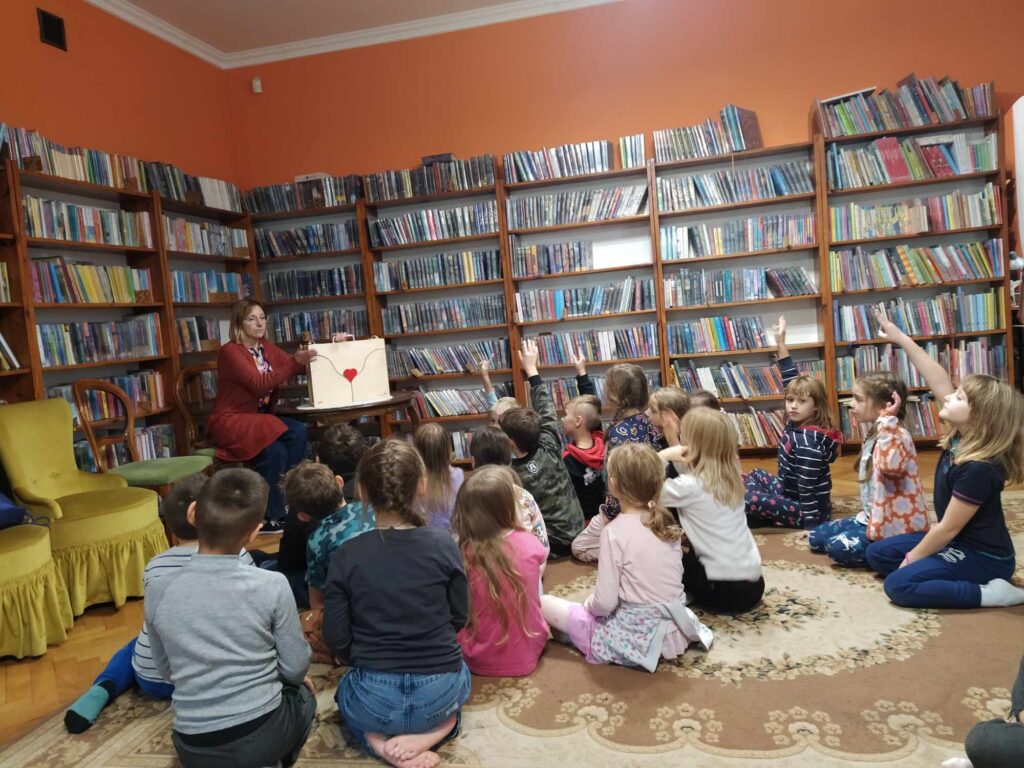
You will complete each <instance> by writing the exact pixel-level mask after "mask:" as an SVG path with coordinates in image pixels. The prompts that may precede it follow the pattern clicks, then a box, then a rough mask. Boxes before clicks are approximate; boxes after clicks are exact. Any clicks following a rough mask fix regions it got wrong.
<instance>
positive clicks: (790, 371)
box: [776, 355, 800, 389]
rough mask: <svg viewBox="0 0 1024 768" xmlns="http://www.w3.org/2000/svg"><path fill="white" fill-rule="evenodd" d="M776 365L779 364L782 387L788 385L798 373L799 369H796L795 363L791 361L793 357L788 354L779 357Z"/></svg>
mask: <svg viewBox="0 0 1024 768" xmlns="http://www.w3.org/2000/svg"><path fill="white" fill-rule="evenodd" d="M776 365H778V366H779V373H780V374H781V375H782V387H783V389H785V388H786V387H787V386H788V385H789V382H791V381H792V380H793V379H795V378H796V377H797V376H799V375H800V371H798V370H797V368H796V363H794V362H793V358H792V357H791V356H790V355H786V357H780V358H779V359H778V361H777V362H776Z"/></svg>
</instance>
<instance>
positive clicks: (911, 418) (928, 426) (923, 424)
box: [839, 394, 942, 440]
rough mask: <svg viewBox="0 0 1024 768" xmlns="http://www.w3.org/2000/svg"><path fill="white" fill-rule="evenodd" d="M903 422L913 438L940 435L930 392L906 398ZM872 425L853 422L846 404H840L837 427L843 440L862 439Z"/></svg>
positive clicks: (935, 404)
mask: <svg viewBox="0 0 1024 768" xmlns="http://www.w3.org/2000/svg"><path fill="white" fill-rule="evenodd" d="M903 423H904V424H905V425H906V427H907V429H908V430H909V432H910V434H911V435H912V436H913V437H915V438H937V437H940V436H941V435H942V429H941V424H940V421H939V404H938V403H936V402H935V398H934V397H932V396H931V395H930V394H925V395H921V396H920V397H918V396H917V395H911V396H910V397H908V398H907V415H906V418H905V419H904V420H903ZM872 426H873V424H871V423H870V422H860V423H857V424H853V423H852V421H851V419H850V409H849V407H848V405H847V404H846V403H841V404H840V406H839V428H840V429H841V430H842V433H843V439H844V440H864V439H865V438H866V437H867V436H868V433H869V432H870V431H871V428H872Z"/></svg>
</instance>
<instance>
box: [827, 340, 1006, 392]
mask: <svg viewBox="0 0 1024 768" xmlns="http://www.w3.org/2000/svg"><path fill="white" fill-rule="evenodd" d="M921 346H922V347H923V348H924V350H925V352H927V353H928V355H930V356H931V357H932V358H933V359H934V360H936V361H937V362H938V363H939V365H941V366H942V367H943V368H944V369H945V370H947V371H949V374H950V376H951V377H952V378H953V382H954V383H956V384H959V383H960V382H961V381H963V379H964V377H965V376H968V375H970V374H972V373H985V374H988V375H989V376H995V377H996V378H997V379H1003V380H1005V379H1006V374H1007V369H1006V344H1005V343H1004V342H1003V341H1001V340H999V339H998V337H990V336H979V337H978V338H976V339H956V340H955V341H954V342H953V343H952V344H950V343H948V342H942V343H940V342H934V341H929V342H924V343H922V344H921ZM876 371H891V372H892V373H894V374H896V375H897V376H899V377H900V378H901V379H903V381H904V383H906V385H907V386H908V387H924V386H927V383H926V382H925V380H924V378H923V377H922V376H921V374H919V373H918V372H917V369H916V368H914V366H912V365H911V364H910V361H909V359H908V358H907V353H906V352H904V351H903V350H902V349H900V348H899V347H894V346H893V345H892V344H877V345H876V344H872V345H870V346H864V347H857V348H855V349H854V350H853V353H852V354H850V355H840V356H837V357H836V385H837V387H838V388H839V389H840V390H845V391H849V390H851V389H853V383H854V381H855V380H856V378H857V377H858V376H862V375H864V374H866V373H874V372H876Z"/></svg>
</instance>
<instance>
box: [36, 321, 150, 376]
mask: <svg viewBox="0 0 1024 768" xmlns="http://www.w3.org/2000/svg"><path fill="white" fill-rule="evenodd" d="M36 340H37V342H38V345H39V357H40V360H41V362H42V366H43V368H52V367H55V366H64V365H78V364H81V363H97V362H101V361H110V362H116V361H118V360H126V359H133V358H139V357H157V356H160V355H163V354H164V346H163V342H162V340H161V338H160V320H159V316H158V315H157V314H156V313H148V314H144V315H135V316H134V317H130V318H125V319H123V320H113V321H104V322H77V323H37V324H36Z"/></svg>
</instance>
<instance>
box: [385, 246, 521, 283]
mask: <svg viewBox="0 0 1024 768" xmlns="http://www.w3.org/2000/svg"><path fill="white" fill-rule="evenodd" d="M500 279H501V251H499V250H497V249H490V250H485V251H460V252H452V253H432V254H430V255H429V256H421V257H419V258H414V259H401V260H395V261H378V262H374V265H373V280H374V286H375V287H376V289H377V290H378V291H404V290H408V289H410V288H435V287H441V286H445V285H460V284H463V283H475V282H479V281H482V280H500Z"/></svg>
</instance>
